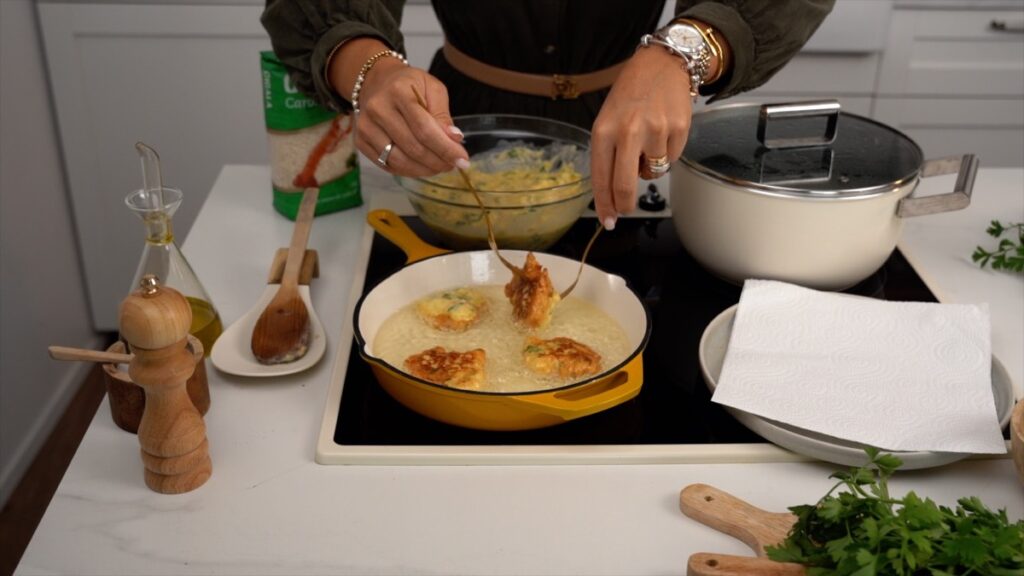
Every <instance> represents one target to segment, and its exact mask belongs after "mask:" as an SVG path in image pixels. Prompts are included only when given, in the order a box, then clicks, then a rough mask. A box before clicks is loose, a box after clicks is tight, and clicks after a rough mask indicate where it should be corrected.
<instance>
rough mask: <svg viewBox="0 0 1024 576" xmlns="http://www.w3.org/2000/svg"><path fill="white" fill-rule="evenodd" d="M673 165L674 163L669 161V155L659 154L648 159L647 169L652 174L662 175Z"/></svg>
mask: <svg viewBox="0 0 1024 576" xmlns="http://www.w3.org/2000/svg"><path fill="white" fill-rule="evenodd" d="M671 167H672V163H671V162H669V161H668V156H658V157H657V158H648V159H647V170H649V171H650V173H651V174H657V175H661V174H664V173H665V172H668V169H669V168H671Z"/></svg>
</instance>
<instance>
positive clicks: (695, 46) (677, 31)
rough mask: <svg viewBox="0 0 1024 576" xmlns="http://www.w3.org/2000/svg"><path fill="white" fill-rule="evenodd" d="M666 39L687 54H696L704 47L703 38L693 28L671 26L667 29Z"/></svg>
mask: <svg viewBox="0 0 1024 576" xmlns="http://www.w3.org/2000/svg"><path fill="white" fill-rule="evenodd" d="M668 38H669V40H671V41H672V42H673V43H675V45H676V46H679V47H680V48H683V49H684V50H686V51H687V52H697V51H698V50H700V48H701V47H702V46H703V45H704V37H703V36H701V35H700V32H698V31H697V29H696V28H694V27H693V26H687V25H676V26H671V27H669V29H668Z"/></svg>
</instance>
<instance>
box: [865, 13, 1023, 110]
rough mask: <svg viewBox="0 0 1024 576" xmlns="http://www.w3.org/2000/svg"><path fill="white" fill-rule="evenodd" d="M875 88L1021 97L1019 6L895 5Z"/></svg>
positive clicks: (893, 93) (923, 93) (907, 93)
mask: <svg viewBox="0 0 1024 576" xmlns="http://www.w3.org/2000/svg"><path fill="white" fill-rule="evenodd" d="M1018 5H1019V6H1022V7H1024V4H1018ZM878 94H879V96H909V97H914V96H923V97H932V96H938V97H956V96H961V97H970V96H979V97H984V98H991V97H999V96H1002V97H1011V98H1021V97H1022V96H1024V9H1018V10H895V11H894V12H893V14H892V23H891V26H890V27H889V41H888V43H887V45H886V47H885V52H884V57H883V58H882V68H881V74H880V75H879V79H878Z"/></svg>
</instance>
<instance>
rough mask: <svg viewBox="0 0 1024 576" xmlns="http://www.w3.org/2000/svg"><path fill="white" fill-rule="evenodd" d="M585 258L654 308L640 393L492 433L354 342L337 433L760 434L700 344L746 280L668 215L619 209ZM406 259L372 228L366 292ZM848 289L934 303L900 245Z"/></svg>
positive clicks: (707, 440) (368, 439)
mask: <svg viewBox="0 0 1024 576" xmlns="http://www.w3.org/2000/svg"><path fill="white" fill-rule="evenodd" d="M404 219H405V221H406V222H407V223H408V224H409V226H410V227H412V229H413V230H415V231H416V232H417V233H418V234H420V236H421V237H422V238H424V239H425V240H427V241H428V242H432V243H435V244H437V243H438V239H437V237H436V236H434V234H433V233H432V232H431V231H430V230H429V229H428V228H427V227H426V226H425V225H424V224H423V223H422V222H421V221H420V220H419V219H418V218H415V217H406V218H404ZM595 226H596V222H595V220H594V219H593V218H582V219H580V220H579V221H578V222H577V223H576V224H575V225H574V226H573V227H572V228H571V229H570V230H569V232H568V233H566V235H565V236H564V237H563V238H562V239H561V240H560V241H559V242H558V243H557V244H556V245H555V246H553V247H552V248H550V249H549V250H548V252H551V253H554V254H560V255H563V256H567V257H570V258H579V256H580V253H581V252H582V249H583V247H584V246H585V245H586V242H587V240H588V239H589V237H590V235H591V233H592V232H593V230H594V227H595ZM588 263H590V264H593V265H594V266H596V267H598V268H600V269H602V270H605V271H607V272H611V273H614V274H618V275H620V276H622V277H624V278H625V279H626V281H627V282H628V284H629V286H630V287H631V288H632V289H633V291H634V292H636V294H637V295H638V296H639V297H640V298H641V300H643V302H644V303H645V304H646V306H647V307H648V309H649V310H650V312H651V318H652V323H653V324H652V332H651V339H650V342H649V343H648V345H647V348H646V350H645V351H644V355H643V360H644V383H643V387H642V388H641V391H640V394H639V395H638V396H637V397H636V398H634V399H633V400H630V401H628V402H626V403H624V404H620V405H619V406H616V407H614V408H611V409H609V410H606V411H604V412H600V413H597V414H594V415H591V416H587V417H584V418H580V419H577V420H573V421H570V422H567V423H565V424H561V425H558V426H553V427H550V428H544V429H539V430H527V431H516V432H489V431H480V430H470V429H465V428H459V427H455V426H451V425H448V424H444V423H441V422H437V421H435V420H431V419H429V418H426V417H424V416H420V415H419V414H417V413H415V412H413V411H411V410H409V409H407V408H405V407H404V406H403V405H401V404H399V403H398V402H397V401H395V400H394V399H392V398H391V397H390V396H389V395H388V394H387V392H385V391H384V390H383V389H382V388H381V387H380V386H379V385H378V384H377V381H376V380H375V379H374V377H373V374H372V373H371V372H370V368H369V366H368V365H367V364H366V362H364V361H363V360H362V358H360V356H359V351H358V349H357V347H356V345H355V343H354V342H353V344H352V351H351V353H350V354H349V360H348V367H347V371H346V373H345V380H344V387H343V389H342V395H341V406H340V409H339V411H338V421H337V424H336V426H335V432H334V441H335V442H336V443H337V444H340V445H352V446H378V445H380V446H390V445H403V446H427V445H437V446H451V445H479V446H486V445H524V446H526V445H533V446H543V445H566V444H573V445H591V444H612V445H626V444H735V443H761V442H764V441H763V440H762V439H761V438H760V437H759V436H757V435H755V434H754V433H752V432H750V431H749V430H747V429H746V428H745V427H744V426H743V425H742V424H740V423H739V422H737V421H736V420H735V419H734V418H732V416H730V415H729V414H728V413H727V412H726V411H725V410H724V409H723V408H722V407H721V406H719V405H718V404H714V403H712V402H711V400H710V397H711V395H710V392H709V391H708V389H707V386H706V385H705V383H704V380H703V378H702V376H701V370H700V364H699V362H698V359H697V347H698V343H699V341H700V338H701V335H702V334H703V332H704V328H705V327H706V326H707V325H708V323H709V322H711V320H712V319H714V317H715V316H717V315H718V314H719V313H720V312H722V311H723V310H725V309H726V308H728V307H730V306H732V305H733V304H736V303H737V302H738V301H739V297H740V290H741V288H740V286H737V285H733V284H730V283H728V282H725V281H723V280H721V279H719V278H717V277H715V276H713V275H711V274H710V273H708V272H707V271H705V270H704V269H703V268H702V267H701V266H700V265H699V264H697V262H695V261H694V260H693V259H692V258H691V257H690V256H689V254H687V253H686V251H685V250H684V249H683V247H682V244H681V243H680V242H679V238H678V237H677V236H676V232H675V228H674V226H673V224H672V220H671V218H646V219H645V218H621V219H619V222H618V224H617V225H616V228H615V230H614V231H612V232H606V233H604V234H602V235H601V237H600V238H599V239H598V241H597V243H596V244H595V245H594V247H593V249H592V251H591V255H590V257H589V258H588ZM404 264H405V255H404V254H403V253H402V252H401V251H400V250H399V249H398V248H396V247H395V246H394V245H392V244H391V243H390V242H388V241H387V240H385V239H384V238H382V237H381V236H379V235H375V237H374V240H373V245H372V247H371V251H370V256H369V263H368V266H367V271H366V282H365V284H364V288H363V293H364V294H365V293H367V292H369V291H370V290H371V289H372V288H373V287H374V286H376V285H377V284H378V283H379V282H381V281H382V280H384V279H385V278H387V277H388V276H389V275H390V274H392V273H394V272H395V271H396V270H398V269H399V268H401V267H402V266H403V265H404ZM847 292H849V293H851V294H858V295H862V296H869V297H873V298H881V299H887V300H912V301H921V302H934V301H936V300H935V297H934V296H933V295H932V294H931V292H930V291H929V290H928V288H927V287H925V285H924V283H923V282H922V281H921V279H920V278H919V277H918V276H917V274H916V273H915V272H914V270H913V269H912V268H911V267H910V265H909V264H908V263H907V261H906V260H905V259H904V258H903V256H902V255H901V254H900V253H899V252H898V251H897V252H894V253H893V254H892V256H891V257H890V258H889V260H888V261H887V262H886V263H885V264H884V265H883V266H882V268H881V269H879V270H878V271H877V272H876V273H875V274H873V275H872V276H871V277H869V278H868V279H866V280H864V281H863V282H861V283H860V284H858V285H857V286H854V287H853V288H851V289H850V290H847Z"/></svg>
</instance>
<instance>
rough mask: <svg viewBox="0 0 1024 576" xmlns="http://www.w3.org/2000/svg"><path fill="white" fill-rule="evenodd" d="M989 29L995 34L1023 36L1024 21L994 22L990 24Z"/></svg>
mask: <svg viewBox="0 0 1024 576" xmlns="http://www.w3.org/2000/svg"><path fill="white" fill-rule="evenodd" d="M988 29H989V30H993V31H995V32H1016V33H1018V34H1021V33H1024V20H1017V21H1014V22H1007V21H1006V20H993V21H992V22H989V25H988Z"/></svg>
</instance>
